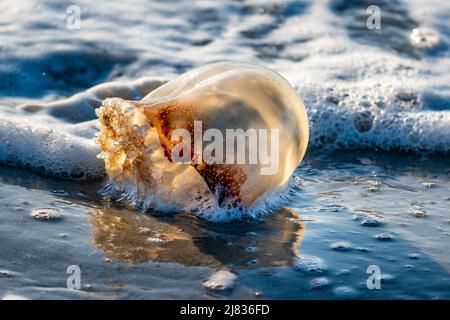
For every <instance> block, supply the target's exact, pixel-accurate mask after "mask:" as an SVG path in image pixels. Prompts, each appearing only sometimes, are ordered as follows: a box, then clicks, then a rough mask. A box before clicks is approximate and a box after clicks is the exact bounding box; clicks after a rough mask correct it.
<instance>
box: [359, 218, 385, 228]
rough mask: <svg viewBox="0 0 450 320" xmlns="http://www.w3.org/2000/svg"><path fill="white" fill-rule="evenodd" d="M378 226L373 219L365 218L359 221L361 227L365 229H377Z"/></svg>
mask: <svg viewBox="0 0 450 320" xmlns="http://www.w3.org/2000/svg"><path fill="white" fill-rule="evenodd" d="M380 224H381V222H380V221H378V220H376V219H374V218H366V219H364V220H363V221H361V225H363V226H365V227H378V226H379V225H380Z"/></svg>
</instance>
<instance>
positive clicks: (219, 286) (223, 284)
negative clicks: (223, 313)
mask: <svg viewBox="0 0 450 320" xmlns="http://www.w3.org/2000/svg"><path fill="white" fill-rule="evenodd" d="M236 278H237V276H236V275H235V274H234V273H232V272H230V271H228V270H219V271H217V272H216V273H214V274H213V275H212V276H210V277H209V278H208V279H206V280H205V281H204V282H203V287H205V288H208V289H212V290H228V289H231V288H233V286H234V282H235V281H236Z"/></svg>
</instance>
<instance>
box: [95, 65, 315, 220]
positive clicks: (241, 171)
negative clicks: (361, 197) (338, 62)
mask: <svg viewBox="0 0 450 320" xmlns="http://www.w3.org/2000/svg"><path fill="white" fill-rule="evenodd" d="M97 116H98V118H99V133H98V137H97V143H98V145H99V146H100V149H101V153H100V154H99V157H100V158H101V159H103V160H104V162H105V168H106V171H107V173H108V176H109V183H108V184H107V185H106V186H105V188H104V189H103V192H104V193H106V194H109V195H111V196H113V197H114V198H118V199H120V200H125V201H127V202H128V203H130V204H132V205H134V206H136V207H139V208H142V209H143V210H145V211H154V212H183V213H192V214H195V215H197V216H200V217H203V218H205V219H207V220H212V221H229V220H234V219H243V218H248V217H255V216H258V215H259V214H261V213H265V212H268V211H271V210H273V209H274V206H276V205H277V204H278V203H279V202H280V199H282V198H283V195H285V194H286V192H287V191H288V190H289V188H290V186H291V183H290V182H291V181H292V179H290V177H291V176H292V174H293V172H294V171H295V169H296V168H297V167H298V165H299V164H300V162H301V161H302V159H303V157H304V154H305V152H306V148H307V144H308V135H309V129H308V119H307V114H306V110H305V107H304V104H303V102H302V101H301V99H300V98H299V97H298V95H297V93H296V92H295V90H294V89H293V88H292V87H291V85H290V84H289V83H288V82H287V81H286V80H285V79H284V78H282V77H281V76H280V75H278V74H277V73H276V72H274V71H271V70H269V69H266V68H264V67H261V66H257V65H252V64H244V63H235V62H223V63H215V64H211V65H207V66H204V67H201V68H198V69H194V70H192V71H189V72H187V73H185V74H182V75H180V76H179V77H177V78H175V79H173V80H171V81H169V82H167V83H165V84H164V85H162V86H160V87H159V88H157V89H155V90H154V91H152V92H150V93H149V94H148V95H146V96H145V97H144V98H143V99H142V100H139V101H130V100H123V99H120V98H108V99H105V100H104V101H103V103H102V106H101V107H100V108H99V109H98V110H97Z"/></svg>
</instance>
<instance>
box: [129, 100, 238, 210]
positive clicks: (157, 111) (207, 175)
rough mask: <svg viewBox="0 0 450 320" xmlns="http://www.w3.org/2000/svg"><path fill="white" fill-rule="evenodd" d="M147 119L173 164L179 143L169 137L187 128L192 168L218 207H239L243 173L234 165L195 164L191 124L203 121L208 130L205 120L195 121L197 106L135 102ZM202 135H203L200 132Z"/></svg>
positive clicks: (192, 126) (166, 155) (192, 127)
mask: <svg viewBox="0 0 450 320" xmlns="http://www.w3.org/2000/svg"><path fill="white" fill-rule="evenodd" d="M135 104H136V105H137V106H138V107H140V106H142V107H144V109H143V111H144V113H145V115H146V116H147V117H148V118H149V120H150V123H151V125H152V126H153V127H155V128H156V131H157V132H158V136H159V138H160V144H161V147H162V148H163V150H164V155H165V157H166V158H167V159H168V160H169V161H171V162H173V161H172V150H173V148H174V146H175V145H176V144H177V143H179V142H176V141H172V140H171V139H170V138H171V135H172V133H173V131H175V130H176V129H186V130H187V131H189V133H190V135H191V155H190V159H191V165H192V166H193V167H194V168H195V169H196V170H197V172H198V173H199V174H200V175H201V176H202V178H203V180H204V181H205V182H206V184H207V185H208V188H209V189H210V190H211V192H213V193H214V194H216V193H217V194H218V202H219V205H220V206H221V207H225V206H226V207H227V208H228V207H229V208H228V209H231V208H238V207H240V203H241V185H242V184H243V183H244V182H245V181H246V180H247V176H246V174H245V173H244V171H243V170H242V169H241V168H239V167H237V166H233V165H226V164H206V163H204V162H202V163H195V162H194V158H195V156H196V155H195V154H194V151H195V148H194V142H195V139H194V121H196V120H200V121H202V125H203V128H202V130H204V128H205V127H206V128H207V127H208V123H207V120H205V119H195V116H196V115H198V114H199V113H198V110H199V107H198V106H193V105H189V106H186V105H181V104H179V103H174V104H165V105H163V106H156V107H155V106H151V105H150V106H149V105H148V104H146V103H145V102H135ZM202 136H203V132H202Z"/></svg>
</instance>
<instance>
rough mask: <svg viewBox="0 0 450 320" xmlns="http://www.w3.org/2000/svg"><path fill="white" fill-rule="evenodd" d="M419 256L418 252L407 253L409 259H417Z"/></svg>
mask: <svg viewBox="0 0 450 320" xmlns="http://www.w3.org/2000/svg"><path fill="white" fill-rule="evenodd" d="M420 257H421V254H420V253H410V254H408V258H409V259H419V258H420Z"/></svg>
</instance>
